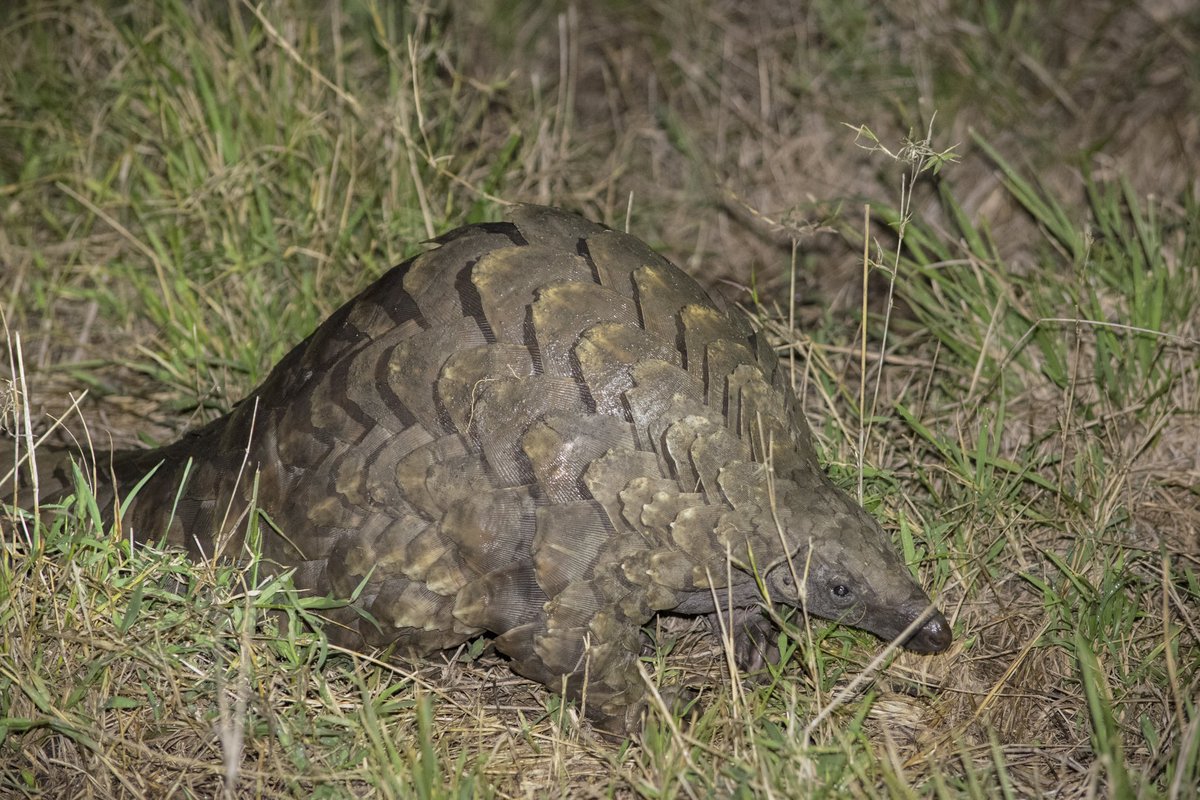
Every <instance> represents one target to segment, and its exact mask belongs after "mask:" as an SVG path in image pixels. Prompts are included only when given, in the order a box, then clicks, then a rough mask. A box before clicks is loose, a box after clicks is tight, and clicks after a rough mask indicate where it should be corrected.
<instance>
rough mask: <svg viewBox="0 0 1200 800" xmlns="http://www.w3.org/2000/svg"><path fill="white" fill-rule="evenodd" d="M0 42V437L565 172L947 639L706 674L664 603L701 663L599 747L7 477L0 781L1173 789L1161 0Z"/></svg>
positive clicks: (1173, 299) (1177, 787) (61, 29)
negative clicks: (783, 397)
mask: <svg viewBox="0 0 1200 800" xmlns="http://www.w3.org/2000/svg"><path fill="white" fill-rule="evenodd" d="M0 52H3V53H4V54H5V56H4V58H3V59H0V220H2V222H0V313H2V314H3V321H4V327H5V331H6V336H5V343H6V356H5V359H4V364H3V365H0V411H2V412H3V413H2V423H0V424H2V425H3V428H4V435H3V438H0V446H2V447H3V448H6V449H3V453H4V454H6V455H7V454H14V455H16V454H18V453H20V452H23V451H24V450H26V449H27V447H28V445H30V444H35V445H36V446H37V447H38V448H43V447H44V448H53V447H57V446H61V445H63V444H64V443H67V442H69V441H71V440H72V438H73V439H75V440H78V441H86V440H87V439H90V440H91V441H92V442H93V443H94V444H95V445H96V446H97V447H106V446H108V445H109V444H110V442H111V443H114V444H116V445H118V446H140V445H141V444H145V443H156V442H163V441H166V440H168V439H170V438H171V437H172V436H174V435H176V434H178V433H179V432H181V431H183V430H185V429H187V428H188V427H191V426H193V425H195V424H197V423H199V422H203V421H205V420H207V419H211V418H212V417H213V416H215V415H217V414H219V413H220V412H221V411H223V410H226V409H228V408H229V407H230V405H231V404H232V403H234V402H236V400H237V399H238V398H239V397H241V396H242V395H243V394H245V393H246V392H247V391H248V390H250V389H251V388H253V387H254V386H255V385H256V384H257V382H258V381H259V380H261V379H262V378H263V377H264V376H265V374H266V372H267V371H268V370H269V369H270V367H271V365H272V364H273V363H274V362H275V361H276V360H278V358H279V357H281V356H282V355H283V354H284V353H285V352H286V351H287V350H288V349H289V347H290V346H291V345H292V344H294V343H295V342H296V341H298V340H299V339H300V338H302V337H303V336H304V335H305V334H306V333H307V332H308V331H309V330H311V329H312V328H313V327H314V326H315V325H316V324H317V323H318V322H319V321H320V320H321V319H323V318H324V317H325V316H327V315H328V314H329V313H330V312H331V311H333V310H334V309H335V308H337V307H338V305H340V303H341V302H343V301H344V300H346V299H347V298H348V297H350V296H352V295H353V294H354V293H355V292H356V291H357V289H358V288H359V287H361V286H364V285H366V284H367V283H368V282H369V281H370V280H371V279H372V278H373V277H374V276H377V275H379V274H381V273H382V272H383V271H384V270H385V269H387V268H388V267H389V266H391V265H392V264H394V263H397V262H398V261H400V260H402V259H403V258H404V257H406V256H408V255H411V254H413V253H415V252H417V251H419V250H420V249H421V247H422V244H421V242H422V241H423V240H426V239H428V238H431V237H433V236H435V235H437V234H438V233H441V232H444V231H446V230H449V229H450V228H453V227H455V226H456V225H458V224H461V223H463V222H473V221H479V220H483V219H496V218H499V216H500V215H501V213H502V206H503V205H504V204H505V203H508V202H516V201H526V202H538V203H547V204H553V205H558V206H564V207H567V208H570V209H573V210H576V211H580V212H582V213H584V214H586V215H587V216H590V217H592V218H594V219H597V220H599V221H602V222H605V223H606V224H609V225H611V226H613V227H618V228H623V229H628V230H630V231H631V232H633V233H635V234H636V235H638V236H639V237H640V238H642V239H645V240H646V241H648V242H650V243H651V244H653V245H654V246H655V247H657V248H659V249H660V250H661V251H662V252H663V253H664V254H666V255H667V256H668V257H670V258H671V259H672V260H674V261H675V262H676V263H678V264H679V265H681V266H682V267H684V268H685V269H687V270H688V271H689V272H691V273H692V274H693V275H695V276H696V277H697V278H698V279H699V280H700V281H701V282H702V283H704V284H705V285H706V286H708V287H710V288H712V289H713V290H714V291H718V292H721V293H723V294H725V295H726V296H727V297H728V298H730V299H731V300H733V301H735V302H738V303H741V304H742V305H743V306H745V307H746V308H747V309H749V310H750V311H752V312H753V313H754V314H755V315H756V317H757V318H758V320H759V322H760V324H762V325H764V326H766V327H767V328H769V329H770V330H771V331H772V332H773V334H775V336H776V341H777V344H778V346H779V352H780V355H781V357H782V358H784V359H786V360H787V362H788V364H789V365H790V366H792V367H794V374H795V384H796V388H797V391H798V393H799V394H800V396H801V398H802V400H803V401H804V403H805V408H806V410H807V413H808V417H809V420H810V422H811V424H812V425H813V428H814V431H815V433H816V437H817V439H818V443H819V446H820V451H821V455H822V458H823V459H824V460H825V462H826V463H827V464H828V465H829V469H830V471H831V472H832V473H833V474H834V476H835V478H836V479H837V480H838V481H839V482H841V483H842V484H843V485H845V486H847V487H848V488H850V489H851V490H852V491H854V492H856V493H860V495H861V497H862V499H863V500H864V502H865V503H866V505H867V507H868V509H869V510H870V511H871V512H872V513H873V514H875V515H876V517H877V518H879V519H880V521H881V522H882V523H883V524H884V526H885V528H886V529H887V530H888V531H889V533H892V534H894V536H895V538H896V542H897V546H898V547H900V548H901V549H902V550H903V552H904V553H905V555H906V558H907V560H908V561H909V563H910V564H911V565H912V567H913V569H914V570H915V571H916V573H917V574H918V576H919V577H920V578H921V580H922V582H923V583H924V585H925V586H926V587H928V588H929V589H930V591H931V593H932V594H933V595H934V596H935V597H937V598H938V601H939V604H940V606H941V607H942V609H943V610H944V611H946V613H947V616H948V617H949V618H950V619H951V620H952V622H953V624H954V629H955V634H956V643H955V645H954V646H953V647H952V648H951V649H950V651H948V652H947V653H945V654H942V655H938V656H931V657H930V656H916V655H911V654H900V655H895V654H893V653H887V654H885V655H884V658H883V659H882V660H877V659H876V657H877V656H878V655H880V654H881V652H882V643H880V642H878V641H876V640H874V639H873V638H871V637H870V636H868V635H866V634H861V633H856V632H854V631H851V630H849V629H846V628H839V627H835V626H828V625H826V624H824V623H818V622H817V621H815V620H814V621H812V622H811V623H806V622H805V621H804V620H803V619H802V618H793V619H791V620H790V621H789V625H788V627H787V630H786V633H785V634H784V635H783V636H782V637H781V645H782V649H783V653H784V660H783V663H782V664H781V665H780V666H779V667H778V668H777V669H774V670H772V671H771V672H770V673H769V674H768V675H766V676H765V677H763V676H759V677H758V679H757V680H743V676H739V675H737V674H736V671H732V674H731V669H730V667H729V666H728V665H727V664H728V662H727V660H726V658H725V652H724V650H723V648H722V646H721V643H720V642H719V641H718V640H717V639H716V638H715V637H713V636H711V635H710V634H709V633H708V631H707V628H706V627H705V626H704V625H693V624H688V623H685V622H680V621H677V620H665V621H663V622H662V623H661V630H660V631H658V640H659V647H658V649H657V651H656V652H655V653H654V654H653V655H652V656H648V657H647V659H646V660H645V664H644V666H645V670H646V673H647V678H648V680H650V681H652V683H653V684H654V685H656V686H663V687H671V686H675V685H677V684H680V683H686V684H688V685H691V686H693V687H698V688H699V689H700V693H699V700H698V702H697V704H696V705H695V706H694V707H693V708H691V709H687V710H679V709H676V710H675V711H671V710H669V709H667V708H665V707H664V708H662V709H658V711H657V713H656V714H654V715H652V719H651V720H650V722H649V724H648V726H647V729H646V731H645V732H644V733H643V734H642V735H640V736H639V737H636V738H635V739H634V740H632V741H629V742H625V743H614V742H612V741H610V740H608V739H606V738H604V737H602V736H600V735H598V734H597V733H596V732H594V731H593V730H591V728H590V727H589V726H588V725H587V724H586V722H582V721H580V719H579V717H578V715H577V713H576V710H575V709H574V708H571V707H569V706H563V705H561V704H559V703H558V701H557V699H556V697H555V696H553V695H548V694H547V693H545V692H543V691H541V689H540V688H539V687H537V686H536V685H533V684H531V683H529V682H527V681H524V680H522V679H520V678H517V677H515V676H513V675H512V674H511V673H510V672H509V671H508V669H507V668H506V666H505V664H504V662H503V660H502V659H500V658H498V657H497V656H495V655H493V654H491V653H490V652H488V651H487V649H486V642H482V641H481V642H478V643H476V645H475V646H473V647H472V648H471V649H469V650H464V651H463V652H459V653H454V654H449V656H448V657H447V658H446V659H443V660H437V661H431V662H428V663H422V664H417V665H412V664H409V665H405V664H396V663H391V662H387V661H385V660H383V659H382V658H380V657H379V656H380V655H381V654H353V653H345V652H341V651H337V650H334V649H330V648H328V647H327V646H326V645H325V643H324V641H323V640H322V639H321V637H320V635H319V633H314V632H313V630H312V629H311V628H310V626H308V625H307V624H306V619H308V618H309V617H310V616H311V612H312V610H313V609H314V608H315V607H316V606H317V605H319V603H320V601H319V600H318V599H314V598H298V597H296V596H295V594H294V593H293V592H291V591H290V589H289V587H288V585H287V584H286V582H283V583H281V582H277V581H263V580H258V579H257V577H256V574H255V572H254V571H253V570H252V569H251V570H242V569H234V568H232V567H220V568H196V567H194V566H193V565H189V564H187V563H186V561H185V560H184V559H183V558H182V557H181V556H180V555H178V554H175V553H171V552H165V553H157V552H149V551H146V550H144V549H140V548H139V549H137V550H135V551H132V552H131V550H130V548H129V547H128V545H127V543H126V542H125V541H124V540H123V539H122V537H121V532H120V531H111V530H104V529H103V528H102V526H100V525H99V524H98V521H97V518H96V517H97V515H96V514H95V513H94V508H93V507H90V506H89V502H88V497H89V494H88V492H87V487H86V486H85V485H82V484H81V485H80V486H78V487H77V491H76V492H75V493H74V494H75V497H76V500H75V501H74V502H73V504H72V505H71V508H70V510H69V511H68V512H67V513H65V514H62V513H59V512H56V511H55V510H54V509H51V508H40V509H38V510H37V513H36V516H35V517H33V518H31V517H29V516H28V515H27V516H24V517H21V518H20V519H18V518H17V517H16V516H10V515H3V516H0V530H2V531H3V537H2V541H3V547H4V555H3V559H2V560H0V584H2V586H3V591H2V592H0V636H2V637H3V639H2V640H0V687H2V691H0V794H3V795H5V796H10V795H11V796H30V797H56V798H57V797H110V796H122V797H124V796H127V797H160V796H167V795H179V796H196V797H207V796H215V795H217V794H222V793H223V794H224V795H225V796H228V797H258V796H298V797H309V796H319V797H340V796H371V797H374V796H381V797H393V796H398V797H410V796H415V797H443V796H476V795H478V796H499V797H530V796H538V797H548V796H564V797H587V796H603V797H613V796H615V797H627V796H637V797H677V796H683V797H699V796H733V795H740V796H746V797H751V796H774V797H794V796H810V795H811V796H846V795H849V796H857V797H888V796H906V795H911V796H926V795H931V796H959V795H963V796H971V797H982V796H993V795H995V794H997V793H999V792H1003V793H1005V794H1006V795H1007V796H1041V795H1046V794H1054V795H1056V796H1059V797H1077V796H1078V797H1084V796H1088V797H1090V796H1097V795H1107V796H1113V797H1126V796H1146V797H1156V796H1168V797H1187V796H1191V795H1193V794H1194V793H1195V791H1196V786H1197V783H1198V782H1200V709H1198V708H1197V701H1196V698H1197V693H1198V688H1197V687H1198V683H1200V615H1198V613H1197V608H1200V566H1198V562H1200V533H1198V531H1200V489H1198V488H1197V487H1198V486H1200V449H1198V445H1197V442H1200V391H1198V390H1197V387H1198V386H1200V318H1198V317H1197V314H1196V312H1195V308H1197V307H1200V171H1198V169H1197V155H1196V154H1197V153H1200V12H1198V11H1197V9H1196V7H1195V4H1194V3H1191V2H1188V1H1187V0H1177V1H1173V0H1145V2H1120V1H1119V0H1085V2H1065V0H1046V1H1044V2H1043V1H1037V2H1035V1H1034V0H1016V1H1015V2H998V1H997V2H966V1H965V0H931V1H930V2H918V3H883V4H881V3H868V2H865V1H862V2H860V0H849V1H848V2H832V1H830V2H826V0H815V1H814V2H809V3H794V2H782V0H781V1H780V2H774V1H773V0H766V2H760V3H754V4H747V3H741V2H732V1H731V2H705V3H691V2H682V1H681V0H662V2H655V3H647V4H633V3H625V2H618V1H617V0H608V1H606V2H598V3H588V4H565V3H536V2H521V3H516V4H504V5H503V8H501V7H500V4H497V5H496V6H493V5H492V4H474V3H466V2H432V3H426V4H413V5H405V6H401V5H399V4H396V5H393V4H385V3H378V2H371V1H370V0H342V2H338V3H330V4H324V3H303V2H300V0H289V2H283V3H274V4H261V5H255V4H251V3H248V2H242V3H238V2H233V1H232V0H231V2H230V3H229V4H228V5H224V6H218V5H217V4H203V3H196V4H191V3H186V2H182V0H173V1H171V2H165V3H160V4H121V3H105V2H90V3H68V2H61V3H37V2H17V3H10V4H6V5H5V7H4V9H3V10H0ZM60 419H61V423H59V422H58V421H57V420H60ZM42 437H45V439H44V441H42ZM85 437H87V438H86V439H85ZM13 463H14V460H13V458H6V459H5V461H4V462H0V479H3V483H4V485H5V486H6V491H5V492H3V494H8V493H9V491H7V489H17V490H19V491H20V492H24V495H22V496H26V497H28V496H29V493H30V491H31V487H30V485H29V483H28V477H27V476H26V477H23V478H21V479H20V480H21V481H22V482H21V483H19V484H18V483H17V482H16V481H17V480H18V479H17V478H14V477H13V475H12V474H10V475H9V476H8V477H5V473H8V472H9V467H10V466H11V465H12V464H13ZM273 612H282V613H279V614H277V613H273Z"/></svg>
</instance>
